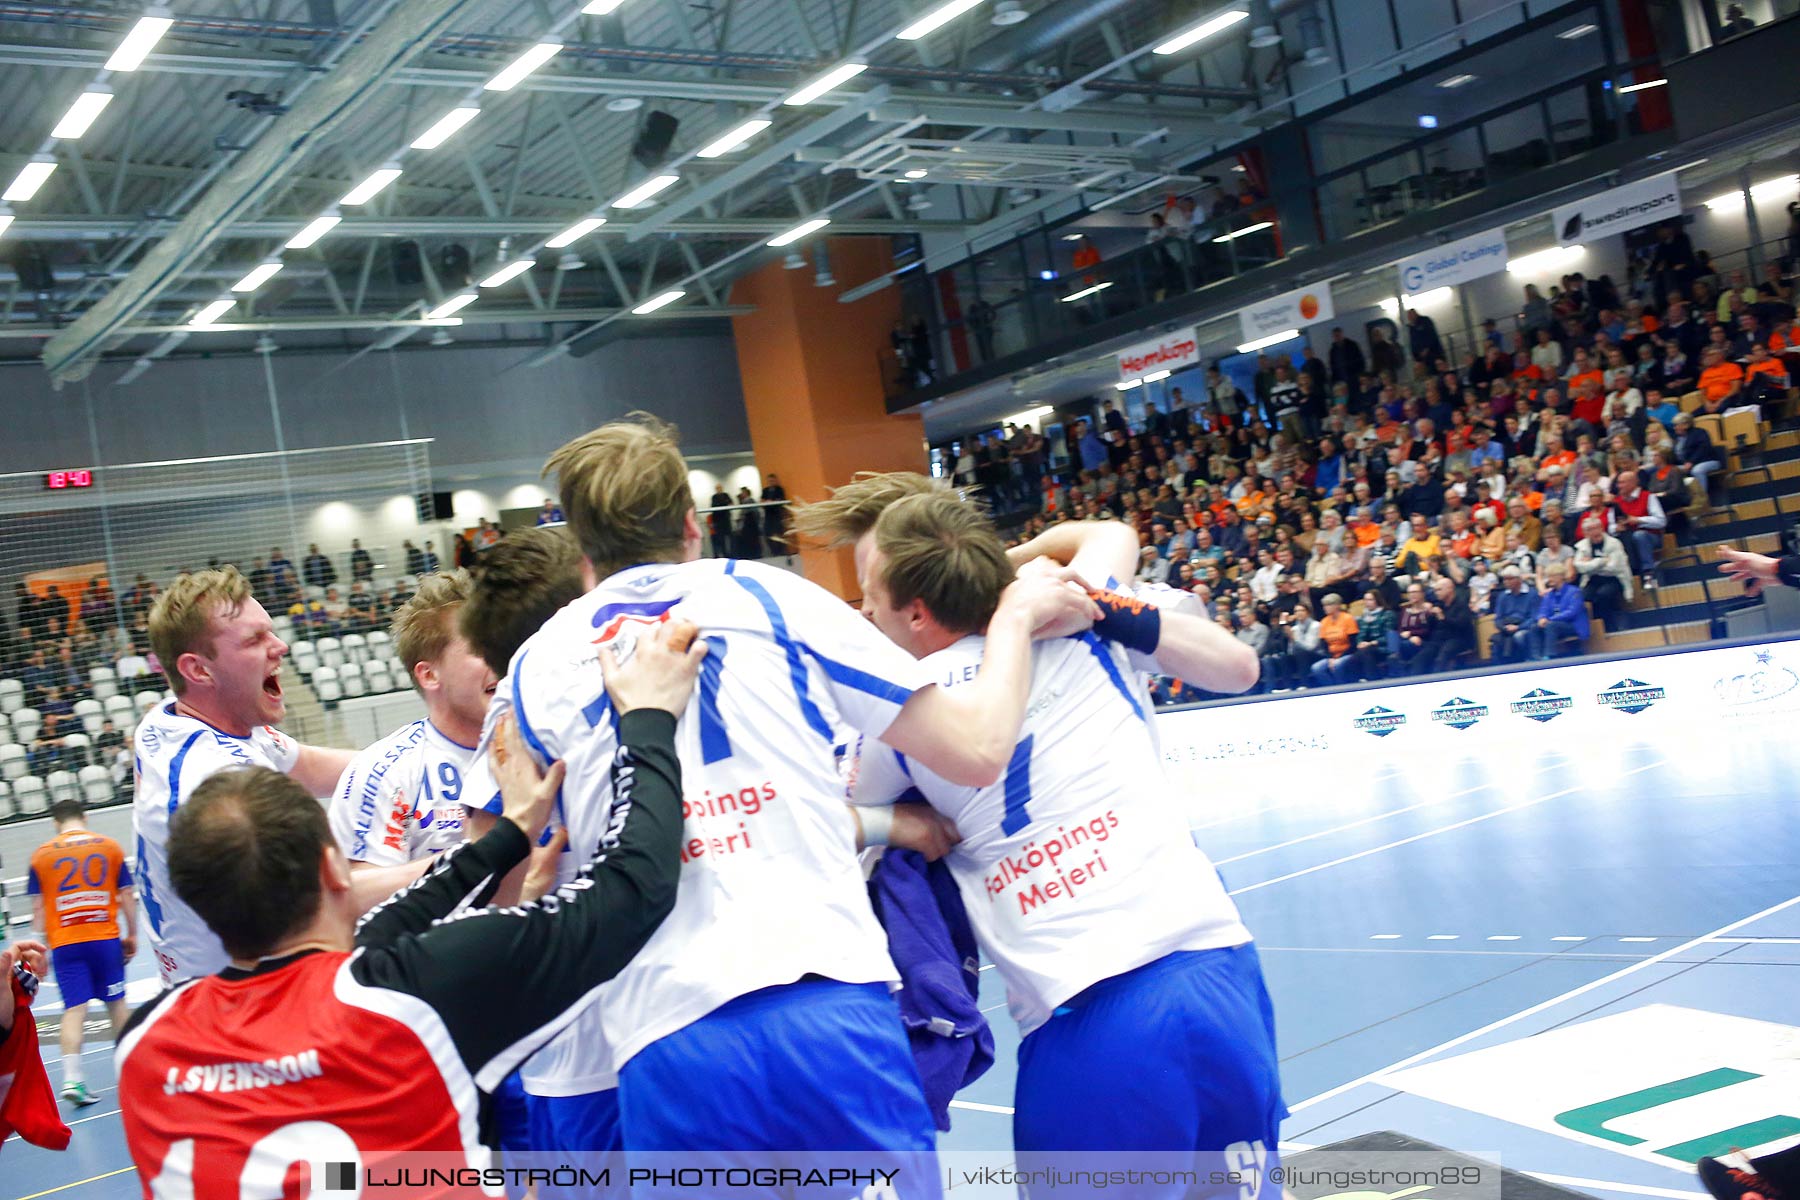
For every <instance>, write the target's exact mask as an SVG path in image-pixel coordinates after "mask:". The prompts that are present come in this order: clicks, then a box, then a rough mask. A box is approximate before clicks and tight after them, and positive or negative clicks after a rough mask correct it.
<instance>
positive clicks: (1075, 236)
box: [1062, 233, 1087, 242]
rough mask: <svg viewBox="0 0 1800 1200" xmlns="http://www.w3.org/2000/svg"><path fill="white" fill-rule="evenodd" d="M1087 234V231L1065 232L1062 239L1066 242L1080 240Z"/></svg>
mask: <svg viewBox="0 0 1800 1200" xmlns="http://www.w3.org/2000/svg"><path fill="white" fill-rule="evenodd" d="M1086 236H1087V235H1086V234H1085V233H1065V234H1063V236H1062V240H1063V241H1065V242H1079V241H1080V240H1081V239H1082V238H1084V237H1086Z"/></svg>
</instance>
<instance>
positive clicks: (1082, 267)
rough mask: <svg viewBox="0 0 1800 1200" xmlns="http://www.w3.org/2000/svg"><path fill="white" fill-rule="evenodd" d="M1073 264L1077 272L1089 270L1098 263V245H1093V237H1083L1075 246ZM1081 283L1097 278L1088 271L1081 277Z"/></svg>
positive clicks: (1091, 281) (1094, 281)
mask: <svg viewBox="0 0 1800 1200" xmlns="http://www.w3.org/2000/svg"><path fill="white" fill-rule="evenodd" d="M1073 261H1074V266H1075V270H1076V271H1077V272H1081V271H1090V272H1091V270H1092V268H1094V267H1097V266H1099V265H1100V247H1098V246H1096V245H1094V239H1093V238H1090V237H1084V238H1082V239H1081V241H1080V243H1079V244H1077V245H1076V247H1075V257H1074V260H1073ZM1081 282H1083V283H1096V282H1098V280H1096V279H1095V277H1094V276H1093V275H1092V274H1091V273H1090V274H1087V275H1083V276H1082V277H1081Z"/></svg>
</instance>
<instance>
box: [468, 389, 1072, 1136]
mask: <svg viewBox="0 0 1800 1200" xmlns="http://www.w3.org/2000/svg"><path fill="white" fill-rule="evenodd" d="M549 465H550V468H551V469H552V470H554V471H556V473H557V475H558V477H559V487H560V491H561V502H562V509H563V511H564V512H565V513H566V514H567V515H568V519H569V526H570V528H571V530H572V531H573V532H574V534H575V536H576V540H577V542H578V543H579V545H580V546H581V549H582V553H583V556H584V559H585V562H586V567H587V570H588V572H589V573H590V575H591V580H590V582H592V583H593V584H594V585H595V586H593V588H592V590H590V591H589V592H588V593H587V594H586V595H585V596H583V597H582V598H581V599H580V600H578V601H576V602H575V603H573V604H571V605H569V606H568V607H566V608H564V609H563V610H562V611H561V612H559V613H557V614H556V616H555V617H553V618H551V620H550V621H549V622H548V623H547V624H546V625H545V626H544V628H543V629H541V630H540V631H539V632H538V633H536V634H535V635H533V636H532V637H531V638H530V639H529V640H528V641H527V642H526V643H525V645H524V646H523V647H522V648H521V649H520V650H519V652H518V653H517V654H516V655H515V656H514V657H513V659H512V662H511V664H510V669H509V671H508V676H507V679H506V681H505V683H504V685H503V686H502V688H501V689H500V693H499V694H498V695H497V696H496V698H495V705H494V709H495V711H505V710H510V711H511V713H512V715H513V717H514V719H515V720H516V722H517V725H518V728H519V730H520V733H521V734H522V735H523V738H524V741H525V743H526V745H527V746H528V747H529V748H530V749H531V750H532V752H533V754H534V755H535V756H536V757H537V758H538V760H539V762H540V763H541V764H544V765H547V764H549V763H550V762H552V761H555V760H560V761H562V762H564V763H565V764H566V767H567V772H568V773H567V777H566V781H565V783H564V787H563V802H562V813H561V817H562V820H563V822H564V825H565V827H566V829H567V831H568V836H569V848H570V851H571V852H572V853H575V854H578V855H579V854H586V853H589V852H590V850H591V847H592V846H594V845H595V844H597V842H598V840H599V839H601V838H602V837H603V836H604V835H605V833H606V828H607V823H608V819H609V809H610V807H611V800H612V796H611V782H610V778H611V776H610V768H609V764H610V763H611V761H612V757H613V753H614V750H615V749H616V745H617V738H616V734H615V730H614V722H613V714H612V713H611V710H610V707H609V705H608V703H607V699H606V695H605V693H604V691H603V690H602V689H600V688H599V687H598V686H596V685H595V683H594V680H593V662H594V659H595V656H596V654H597V653H598V650H599V646H600V645H602V644H615V645H616V646H623V647H625V648H626V650H627V652H628V650H629V646H630V645H631V644H632V642H633V641H634V639H635V637H636V636H637V635H638V634H639V633H640V632H641V631H643V630H645V629H647V628H649V627H652V626H654V625H656V624H659V623H661V622H663V621H666V620H669V619H672V617H680V618H684V619H686V620H689V621H692V622H693V623H694V624H695V625H697V626H698V627H699V628H700V629H701V630H702V632H703V635H704V636H705V637H706V640H707V645H708V648H709V653H708V655H707V658H706V660H705V662H706V664H708V665H705V666H703V667H702V670H701V676H700V684H699V687H698V688H697V689H696V693H695V697H694V699H693V701H692V702H691V703H690V704H689V706H688V709H687V712H686V713H685V714H684V715H683V717H682V720H681V723H680V728H679V729H678V731H677V739H676V742H677V748H678V751H679V754H680V758H681V762H682V768H683V773H684V783H683V795H684V805H683V809H684V819H685V825H684V831H683V845H682V874H681V887H680V890H679V893H678V898H677V901H676V907H675V911H674V913H673V914H671V915H670V917H669V919H668V920H667V921H666V922H665V924H664V925H663V926H662V928H661V929H660V930H659V931H658V933H657V934H656V936H655V937H653V938H652V939H651V941H650V943H649V944H648V945H647V946H646V947H645V948H644V950H643V951H642V952H640V953H639V955H638V956H637V958H636V959H635V960H634V961H633V962H632V963H631V965H630V966H629V967H627V968H626V969H625V971H624V972H622V973H621V974H620V975H619V977H618V978H617V979H615V980H613V981H612V983H610V984H608V985H607V986H606V988H604V989H603V990H602V992H601V994H600V997H599V1000H598V1005H599V1008H600V1013H601V1019H602V1021H603V1024H604V1027H605V1031H606V1036H607V1041H608V1043H609V1045H610V1048H611V1052H612V1056H613V1060H614V1063H615V1065H616V1067H617V1069H618V1072H619V1098H620V1109H621V1123H622V1126H623V1136H624V1143H625V1145H626V1146H627V1147H628V1149H629V1150H630V1151H631V1152H639V1151H643V1152H656V1151H682V1150H727V1151H756V1150H789V1151H793V1150H798V1151H806V1150H836V1151H846V1150H883V1149H885V1150H897V1151H903V1150H926V1149H930V1148H931V1147H932V1145H933V1144H934V1142H935V1131H934V1129H933V1126H932V1119H931V1116H930V1114H929V1112H928V1111H927V1110H926V1106H925V1102H924V1098H923V1095H922V1093H921V1089H920V1085H919V1080H918V1074H917V1071H916V1069H915V1068H914V1066H913V1063H912V1058H911V1055H910V1053H909V1051H908V1048H907V1043H906V1038H905V1035H904V1033H903V1031H902V1028H901V1024H900V1021H899V1017H898V1012H897V1009H896V1006H895V1004H894V1001H893V1000H892V999H891V997H890V995H889V992H888V985H889V984H890V983H892V982H894V981H895V979H896V973H895V971H894V967H893V963H892V962H891V960H890V959H889V958H888V955H887V951H886V949H885V938H884V937H883V935H882V931H881V927H880V926H879V924H877V923H876V921H875V918H874V915H873V913H872V911H871V910H870V907H869V902H868V897H867V894H866V893H865V891H864V888H863V881H862V874H861V871H860V869H859V867H858V864H857V860H856V853H855V846H856V821H855V819H854V817H853V816H852V815H851V814H850V813H849V811H848V810H847V809H846V808H845V807H844V805H843V802H842V796H843V785H842V782H841V780H840V779H839V776H838V772H837V766H836V761H835V758H834V755H833V752H832V751H833V746H834V745H835V743H836V738H837V731H838V730H839V729H841V728H850V729H855V730H858V731H860V732H862V733H864V734H865V735H867V736H870V737H879V738H881V739H883V740H884V741H886V742H887V743H888V744H890V745H892V746H894V747H895V748H896V749H899V750H901V751H902V752H904V753H906V754H907V755H908V756H910V757H911V758H912V759H914V760H916V761H919V762H922V763H927V764H929V765H931V766H932V767H933V768H934V769H936V770H937V771H939V772H941V773H942V774H943V775H944V776H945V777H947V778H952V779H956V780H959V781H960V782H962V783H963V784H965V785H967V786H983V785H986V784H988V783H991V782H993V781H994V780H995V779H998V778H999V777H1000V775H1001V773H1002V771H1003V770H1004V768H1005V766H1006V761H1007V758H1008V756H1009V755H1010V753H1011V748H1012V745H1013V743H1014V741H1015V740H1016V737H1017V733H1018V727H1019V723H1020V721H1021V720H1022V719H1023V716H1024V705H1025V693H1026V686H1027V683H1028V678H1027V676H1028V664H1029V660H1030V639H1031V637H1032V635H1033V633H1034V632H1038V633H1045V634H1053V633H1058V632H1064V631H1067V630H1071V629H1081V628H1085V627H1086V625H1087V623H1088V622H1089V621H1090V620H1091V618H1092V615H1093V613H1094V607H1093V605H1092V603H1091V602H1090V601H1089V600H1088V599H1087V597H1086V596H1085V594H1083V593H1081V592H1080V589H1077V588H1072V587H1070V586H1069V585H1063V584H1054V583H1051V582H1050V581H1048V580H1042V579H1040V580H1033V581H1028V582H1024V583H1021V584H1020V585H1019V586H1017V587H1014V588H1012V589H1010V590H1009V591H1008V592H1007V593H1006V595H1005V596H1004V597H1002V599H1001V602H1000V604H999V607H998V609H997V611H996V613H995V614H994V619H993V622H992V624H991V626H990V631H989V633H990V636H989V644H988V655H987V657H986V659H985V660H984V661H983V662H982V664H981V665H980V668H979V670H978V671H974V672H972V673H973V674H974V675H975V677H974V678H973V679H971V680H970V681H969V683H967V684H966V685H964V686H962V687H959V688H958V689H957V690H956V691H955V692H950V691H948V690H946V689H943V688H939V687H935V686H933V685H932V682H931V680H930V679H929V678H928V677H927V676H926V675H925V673H924V672H923V671H922V670H921V669H920V668H919V666H918V664H917V663H916V662H914V661H913V659H912V658H911V657H909V656H908V655H906V654H905V653H903V652H901V651H900V650H899V649H898V648H897V647H895V646H894V645H892V644H891V643H890V642H888V641H887V640H886V639H884V638H882V637H881V636H880V634H879V633H878V632H877V631H876V630H874V629H873V628H871V627H870V626H869V625H868V624H867V623H866V622H864V621H862V620H861V619H860V618H859V617H858V616H857V615H856V613H855V611H854V610H853V609H851V608H850V607H848V606H847V605H845V604H844V603H843V602H842V601H840V600H838V599H837V598H836V597H834V596H832V595H831V594H830V593H828V592H825V591H824V590H823V589H821V588H819V587H817V586H815V585H813V584H810V583H808V582H806V581H805V580H803V579H801V578H799V577H798V576H796V575H793V574H791V573H789V572H786V571H782V570H779V569H775V568H770V567H765V566H763V565H761V564H758V563H750V562H738V561H735V560H706V561H696V559H697V558H698V555H699V548H700V545H701V533H700V528H699V525H698V523H697V522H696V520H695V516H694V502H693V497H692V495H691V493H690V492H689V488H688V479H687V468H686V465H685V464H684V462H683V460H682V458H681V454H680V451H679V450H678V449H677V447H676V445H675V443H674V440H673V437H672V436H671V431H669V430H668V429H667V427H665V426H662V425H660V424H659V423H656V422H654V420H653V419H644V420H632V421H626V422H619V423H615V424H612V425H607V426H603V427H601V428H600V429H597V430H595V431H593V432H592V433H589V434H587V435H584V436H583V437H580V438H577V439H576V440H574V441H572V442H570V443H569V444H567V445H565V446H564V447H562V448H561V449H560V450H558V451H557V453H556V454H555V455H554V456H553V457H552V458H551V460H550V464H549ZM491 720H492V714H490V724H491Z"/></svg>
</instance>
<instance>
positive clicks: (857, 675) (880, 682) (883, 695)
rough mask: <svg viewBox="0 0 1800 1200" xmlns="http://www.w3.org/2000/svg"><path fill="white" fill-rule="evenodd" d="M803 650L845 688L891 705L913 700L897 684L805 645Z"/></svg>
mask: <svg viewBox="0 0 1800 1200" xmlns="http://www.w3.org/2000/svg"><path fill="white" fill-rule="evenodd" d="M803 648H804V649H805V651H806V652H807V653H808V654H810V655H812V656H813V657H814V658H815V659H817V660H818V662H819V665H820V666H821V667H824V668H825V674H826V675H828V676H830V677H831V678H832V679H835V680H836V681H837V682H839V683H841V684H843V685H844V686H845V687H853V688H855V689H856V690H857V691H859V692H867V693H868V694H869V695H871V696H874V697H876V698H878V699H881V700H886V701H887V702H888V703H889V704H905V703H906V702H907V701H908V700H910V699H911V698H912V693H911V692H909V691H907V690H906V689H905V688H903V687H901V686H900V685H899V684H897V683H889V682H888V681H887V680H885V679H883V678H881V677H880V676H879V675H871V674H869V673H868V672H867V671H859V670H858V669H856V668H855V667H852V666H850V665H849V664H847V663H841V662H838V661H837V660H836V659H833V658H827V657H826V656H825V655H823V654H820V653H819V652H818V651H817V650H814V649H813V648H812V647H811V646H805V645H803Z"/></svg>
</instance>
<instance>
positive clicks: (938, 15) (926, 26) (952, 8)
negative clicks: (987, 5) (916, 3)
mask: <svg viewBox="0 0 1800 1200" xmlns="http://www.w3.org/2000/svg"><path fill="white" fill-rule="evenodd" d="M980 3H981V0H949V3H947V4H940V5H938V6H937V7H936V8H934V9H932V10H931V11H930V12H928V13H926V14H925V15H924V16H922V17H920V18H919V19H918V20H916V21H914V22H913V23H912V24H911V25H908V26H907V27H906V28H905V29H902V30H901V31H900V32H899V33H896V34H895V35H894V36H895V37H897V38H899V39H900V40H901V41H903V42H913V41H917V40H918V39H920V38H922V37H924V36H925V35H926V34H928V33H930V32H931V31H932V30H934V29H936V28H938V27H939V26H940V25H946V24H948V23H950V22H951V21H954V20H956V18H958V17H960V16H962V15H963V14H964V13H966V12H968V11H969V10H970V9H971V8H974V7H975V6H976V5H977V4H980Z"/></svg>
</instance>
